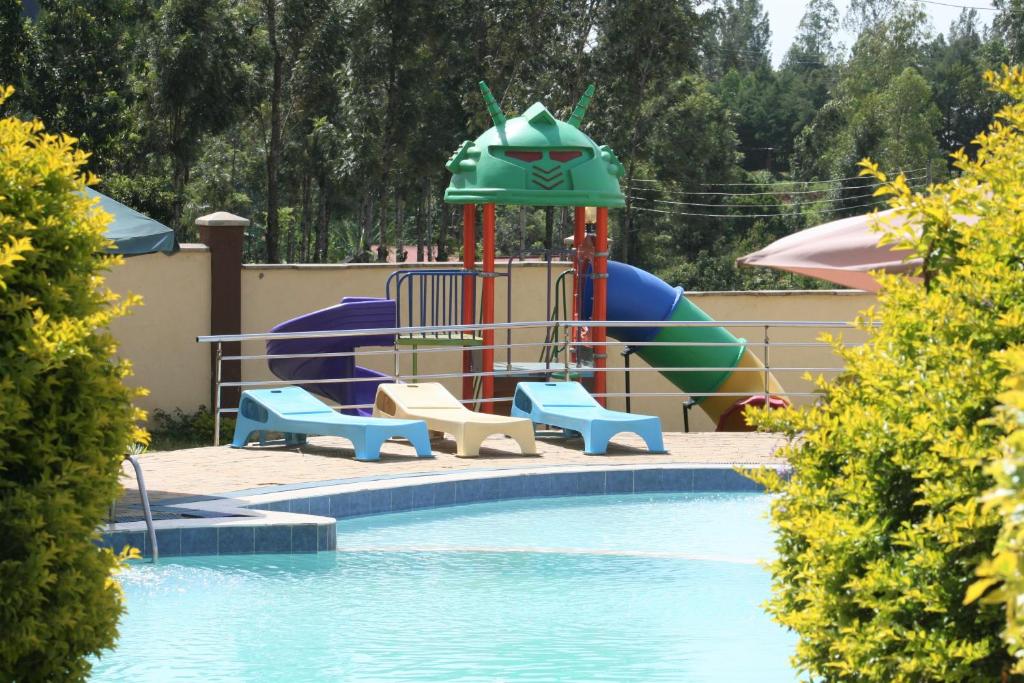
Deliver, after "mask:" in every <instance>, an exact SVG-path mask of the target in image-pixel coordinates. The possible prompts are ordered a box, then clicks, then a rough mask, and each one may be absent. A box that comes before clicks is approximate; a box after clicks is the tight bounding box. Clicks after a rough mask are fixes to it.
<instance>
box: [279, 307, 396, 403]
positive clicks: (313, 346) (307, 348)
mask: <svg viewBox="0 0 1024 683" xmlns="http://www.w3.org/2000/svg"><path fill="white" fill-rule="evenodd" d="M396 322H397V318H396V308H395V302H394V301H392V300H391V299H376V298H372V297H362V296H347V297H345V298H343V299H342V300H341V303H339V304H337V305H335V306H330V307H328V308H322V309H320V310H319V311H313V312H312V313H307V314H306V315H302V316H299V317H298V318H294V319H292V320H288V321H286V322H283V323H281V324H280V325H276V326H275V327H274V328H273V329H272V330H271V332H334V331H341V330H360V329H367V330H369V329H378V328H385V327H395V326H396ZM394 343H395V335H393V334H368V335H359V336H352V337H338V338H335V339H280V340H271V341H268V342H267V354H268V355H285V354H300V353H301V354H328V353H340V352H350V351H353V350H355V349H356V348H357V347H361V346H394ZM267 364H268V365H269V366H270V371H271V372H273V373H274V374H275V375H276V376H277V377H279V378H280V379H284V380H288V381H294V382H295V384H297V385H298V386H301V387H303V388H304V389H306V390H307V391H311V392H313V393H314V394H319V395H321V396H323V397H324V398H328V399H330V400H332V401H336V402H337V403H339V404H341V405H359V404H372V403H373V399H374V396H375V395H376V393H377V385H378V384H381V383H383V382H391V381H393V379H392V378H391V377H390V376H389V375H384V374H381V373H379V372H375V371H373V370H369V369H367V368H363V367H360V366H358V365H356V364H355V360H354V359H353V358H352V356H341V357H326V358H324V357H319V358H271V359H269V360H268V361H267ZM363 377H366V378H374V379H369V380H368V381H365V382H338V383H324V384H306V385H303V384H302V380H310V379H342V378H363ZM342 412H343V413H347V414H349V415H369V414H370V413H371V412H372V411H371V410H370V409H369V408H350V409H345V410H342Z"/></svg>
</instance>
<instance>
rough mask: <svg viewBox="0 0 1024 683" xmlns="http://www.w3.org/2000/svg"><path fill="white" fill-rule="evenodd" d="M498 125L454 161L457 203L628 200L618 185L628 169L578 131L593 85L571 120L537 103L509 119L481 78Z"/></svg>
mask: <svg viewBox="0 0 1024 683" xmlns="http://www.w3.org/2000/svg"><path fill="white" fill-rule="evenodd" d="M480 90H481V92H482V93H483V97H484V102H485V104H486V105H487V110H488V112H489V114H490V116H491V120H492V121H493V122H494V126H493V127H491V128H489V129H488V130H487V131H485V132H484V133H483V134H482V135H480V137H478V138H477V139H476V140H467V141H465V142H463V143H462V145H461V146H460V147H459V149H458V150H457V151H456V152H455V154H454V155H452V157H451V159H450V160H449V161H448V164H447V168H448V170H449V171H451V173H452V179H451V183H450V184H449V186H448V189H447V190H446V191H445V200H446V201H448V202H450V203H453V204H478V203H495V204H515V205H534V206H606V207H617V206H623V205H624V204H625V197H624V196H623V194H622V191H621V189H620V188H619V180H618V179H619V177H620V176H622V175H623V171H624V169H623V166H622V164H621V163H620V162H619V160H618V158H616V156H615V153H614V152H612V150H611V148H609V147H607V146H599V145H597V143H595V142H594V141H593V140H591V139H590V137H589V136H587V134H586V133H584V132H583V131H581V130H580V129H579V126H580V123H581V122H582V121H583V117H584V116H585V114H586V111H587V107H588V105H589V104H590V99H591V97H592V96H593V94H594V86H592V85H591V86H590V87H588V88H587V91H586V92H585V93H584V94H583V96H582V97H581V98H580V101H579V103H578V104H577V105H576V108H575V109H574V110H573V112H572V115H571V116H570V117H569V119H568V121H560V120H558V119H557V118H555V116H554V115H553V114H552V113H551V112H550V111H549V110H548V109H547V107H545V106H544V105H543V104H541V103H539V102H537V103H535V104H533V105H532V106H531V107H530V108H529V109H527V110H526V111H525V112H523V113H522V114H521V115H520V116H516V117H512V118H506V117H505V114H504V113H503V112H502V111H501V107H500V106H499V105H498V103H497V102H496V101H495V99H494V96H493V95H492V94H491V91H490V89H488V88H487V85H486V84H485V83H483V82H481V83H480Z"/></svg>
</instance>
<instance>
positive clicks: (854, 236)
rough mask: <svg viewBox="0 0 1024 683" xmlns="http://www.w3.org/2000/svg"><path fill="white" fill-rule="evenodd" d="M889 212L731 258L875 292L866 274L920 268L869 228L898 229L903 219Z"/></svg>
mask: <svg viewBox="0 0 1024 683" xmlns="http://www.w3.org/2000/svg"><path fill="white" fill-rule="evenodd" d="M893 213H894V210H893V209H889V210H888V211H879V212H878V213H871V214H867V215H864V216H853V217H851V218H843V219H840V220H838V221H832V222H831V223H823V224H822V225H818V226H815V227H813V228H808V229H807V230H801V231H800V232H796V233H793V234H792V235H788V236H786V237H783V238H782V239H780V240H776V241H775V242H772V243H771V244H769V245H768V246H767V247H765V248H764V249H761V250H760V251H755V252H754V253H753V254H747V255H746V256H743V257H740V258H738V259H736V264H737V265H741V266H765V267H767V268H776V269H778V270H786V271H789V272H791V273H797V274H799V275H807V276H809V277H814V278H818V279H819V280H828V281H829V282H835V283H836V284H839V285H843V286H844V287H852V288H853V289H864V290H867V291H869V292H877V291H878V289H879V284H878V282H877V281H876V280H875V279H874V278H873V277H871V275H870V274H869V271H872V270H883V271H885V272H887V273H906V272H909V271H913V270H914V269H916V268H919V267H920V266H921V260H920V259H913V260H910V261H904V258H906V256H907V255H908V254H907V250H906V249H901V248H900V247H899V246H897V245H886V246H881V245H879V244H878V240H879V239H880V238H881V237H882V233H881V232H877V231H876V230H874V229H872V228H873V227H874V226H876V225H879V224H881V225H886V224H887V225H891V226H899V225H902V224H903V223H904V222H905V220H906V219H905V218H903V217H902V216H894V215H893ZM883 221H884V223H883Z"/></svg>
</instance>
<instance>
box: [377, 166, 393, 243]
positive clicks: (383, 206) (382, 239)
mask: <svg viewBox="0 0 1024 683" xmlns="http://www.w3.org/2000/svg"><path fill="white" fill-rule="evenodd" d="M381 186H382V188H383V189H382V190H381V193H380V230H379V231H378V232H377V237H378V242H377V260H378V261H380V262H381V263H387V261H388V208H390V207H388V197H390V193H389V192H388V186H387V183H382V185H381Z"/></svg>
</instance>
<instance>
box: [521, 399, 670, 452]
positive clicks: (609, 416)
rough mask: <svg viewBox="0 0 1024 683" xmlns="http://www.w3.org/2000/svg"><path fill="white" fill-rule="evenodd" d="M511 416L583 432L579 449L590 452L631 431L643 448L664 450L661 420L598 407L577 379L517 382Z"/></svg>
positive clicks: (606, 448)
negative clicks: (641, 442)
mask: <svg viewBox="0 0 1024 683" xmlns="http://www.w3.org/2000/svg"><path fill="white" fill-rule="evenodd" d="M512 415H514V416H516V417H525V418H529V419H530V420H532V421H533V422H535V423H537V424H547V425H551V426H553V427H560V428H562V429H564V430H567V431H573V432H579V433H580V434H582V435H583V450H584V452H585V453H587V454H590V455H601V454H603V453H606V452H607V451H608V440H609V439H611V438H612V437H613V436H615V435H616V434H618V433H620V432H633V433H635V434H637V435H638V436H639V437H640V438H642V439H643V440H644V442H645V443H646V444H647V450H649V451H651V452H664V450H665V444H664V443H663V440H662V435H661V420H659V419H658V418H657V417H654V416H650V415H634V414H632V413H622V412H618V411H615V410H608V409H606V408H604V407H603V406H601V405H600V404H599V403H598V402H597V401H596V400H595V399H594V397H593V396H591V395H590V394H589V393H588V392H587V390H586V389H585V388H583V385H582V384H580V383H579V382H520V383H519V384H518V385H517V386H516V395H515V399H514V401H513V403H512Z"/></svg>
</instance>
